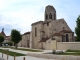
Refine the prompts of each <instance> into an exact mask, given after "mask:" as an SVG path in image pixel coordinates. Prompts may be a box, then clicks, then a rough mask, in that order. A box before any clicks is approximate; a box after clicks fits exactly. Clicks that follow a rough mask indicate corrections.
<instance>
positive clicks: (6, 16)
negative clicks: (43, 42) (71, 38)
mask: <svg viewBox="0 0 80 60" xmlns="http://www.w3.org/2000/svg"><path fill="white" fill-rule="evenodd" d="M47 5H52V6H54V8H55V9H56V13H57V19H61V18H64V20H65V21H66V22H67V24H68V25H69V27H70V28H71V30H72V31H73V32H74V31H75V27H76V19H77V17H78V16H79V15H80V0H0V31H2V28H4V32H5V34H6V35H7V36H8V35H10V34H11V30H12V29H17V30H18V31H20V32H21V34H23V33H25V32H28V31H31V24H32V23H34V22H37V21H40V20H42V21H44V12H45V7H46V6H47Z"/></svg>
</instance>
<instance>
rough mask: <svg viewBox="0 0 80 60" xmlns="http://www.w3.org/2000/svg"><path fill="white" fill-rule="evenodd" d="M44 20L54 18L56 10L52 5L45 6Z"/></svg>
mask: <svg viewBox="0 0 80 60" xmlns="http://www.w3.org/2000/svg"><path fill="white" fill-rule="evenodd" d="M44 16H45V21H48V20H56V10H55V8H54V7H53V6H51V5H48V6H46V8H45V15H44Z"/></svg>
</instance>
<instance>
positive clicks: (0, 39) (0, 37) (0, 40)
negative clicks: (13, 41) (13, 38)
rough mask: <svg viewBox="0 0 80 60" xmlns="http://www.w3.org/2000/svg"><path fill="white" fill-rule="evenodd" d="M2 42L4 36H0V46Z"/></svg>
mask: <svg viewBox="0 0 80 60" xmlns="http://www.w3.org/2000/svg"><path fill="white" fill-rule="evenodd" d="M3 41H4V36H3V35H1V34H0V45H1V43H2V42H3Z"/></svg>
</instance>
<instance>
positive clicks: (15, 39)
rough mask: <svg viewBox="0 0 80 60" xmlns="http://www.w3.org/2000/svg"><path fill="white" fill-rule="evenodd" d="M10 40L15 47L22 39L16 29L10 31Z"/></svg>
mask: <svg viewBox="0 0 80 60" xmlns="http://www.w3.org/2000/svg"><path fill="white" fill-rule="evenodd" d="M11 40H12V42H14V44H15V48H16V49H17V44H18V43H19V42H20V41H21V40H22V36H21V34H20V32H19V31H18V30H16V29H13V30H12V31H11Z"/></svg>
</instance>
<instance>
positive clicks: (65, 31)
mask: <svg viewBox="0 0 80 60" xmlns="http://www.w3.org/2000/svg"><path fill="white" fill-rule="evenodd" d="M61 32H64V33H71V32H72V31H69V30H61V31H60V32H59V33H61Z"/></svg>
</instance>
